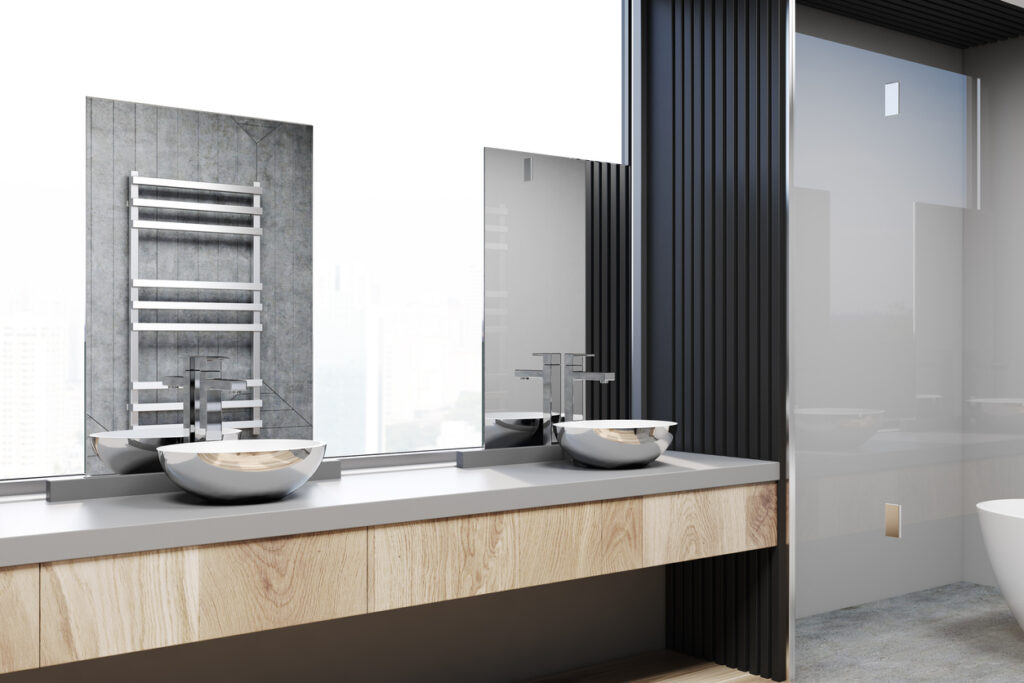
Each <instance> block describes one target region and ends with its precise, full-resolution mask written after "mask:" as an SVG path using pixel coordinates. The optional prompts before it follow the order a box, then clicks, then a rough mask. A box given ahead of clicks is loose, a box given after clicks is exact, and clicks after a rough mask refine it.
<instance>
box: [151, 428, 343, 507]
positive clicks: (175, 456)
mask: <svg viewBox="0 0 1024 683" xmlns="http://www.w3.org/2000/svg"><path fill="white" fill-rule="evenodd" d="M326 448H327V446H326V444H324V443H323V442H321V441H310V440H308V439H239V440H237V441H197V442H194V443H183V444H174V445H170V446H160V447H159V448H158V449H157V450H158V451H159V453H160V464H161V465H163V468H164V472H166V473H167V476H168V477H169V478H170V480H171V481H173V482H174V483H175V484H177V485H178V486H180V487H181V488H183V489H185V490H186V491H188V492H189V493H194V494H196V495H197V496H202V497H203V498H206V499H208V500H213V501H218V502H237V503H240V502H258V501H268V500H277V499H278V498H284V497H285V496H287V495H288V494H289V493H292V492H293V491H295V489H297V488H299V487H300V486H302V485H303V484H305V483H306V481H308V480H309V478H310V477H312V476H313V473H315V472H316V470H317V468H318V467H319V466H320V462H321V461H322V460H323V458H324V451H325V450H326Z"/></svg>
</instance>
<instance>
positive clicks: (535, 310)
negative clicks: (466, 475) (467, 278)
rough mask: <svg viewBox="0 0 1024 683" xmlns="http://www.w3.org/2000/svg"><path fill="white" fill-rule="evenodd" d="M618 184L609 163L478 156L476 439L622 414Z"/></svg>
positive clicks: (542, 435)
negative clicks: (479, 424) (480, 309)
mask: <svg viewBox="0 0 1024 683" xmlns="http://www.w3.org/2000/svg"><path fill="white" fill-rule="evenodd" d="M627 191H628V181H627V177H626V170H625V168H624V167H622V166H620V165H618V164H603V163H598V162H591V161H584V160H581V159H569V158H564V157H557V156H550V155H544V154H534V153H527V152H517V151H510V150H501V149H490V148H489V149H486V150H484V242H485V244H484V274H485V276H484V280H485V284H484V298H485V304H484V327H485V335H484V336H485V343H484V443H485V447H487V448H505V447H511V446H537V445H545V444H551V443H553V442H555V441H557V440H558V433H557V430H556V428H555V427H554V425H555V424H558V423H560V422H565V421H569V420H576V421H582V420H586V419H587V418H594V417H603V418H611V417H617V418H624V417H627V416H628V390H629V384H628V381H629V379H628V365H629V356H628V334H629V324H628V321H629V315H630V313H629V311H630V305H629V303H630V301H629V288H628V273H629V269H628V263H629V249H628V247H629V244H628V228H627V227H625V226H628V215H626V206H627V197H626V192H627Z"/></svg>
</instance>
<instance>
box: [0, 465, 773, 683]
mask: <svg viewBox="0 0 1024 683" xmlns="http://www.w3.org/2000/svg"><path fill="white" fill-rule="evenodd" d="M776 486H777V485H776V483H775V482H769V483H764V484H750V485H746V486H732V487H724V488H717V489H703V490H698V491H685V492H679V493H666V494H660V495H649V496H643V497H634V498H622V499H616V500H604V501H594V502H585V503H575V504H571V505H558V506H552V507H542V508H533V509H526V510H512V511H508V512H495V513H488V514H480V515H472V516H465V517H452V518H447V519H436V520H426V521H417V522H408V523H403V524H389V525H381V526H376V527H369V528H361V529H348V530H342V531H329V532H322V533H310V534H302V535H297V536H285V537H278V538H268V539H259V540H253V541H240V542H233V543H220V544H213V545H205V546H193V547H186V548H173V549H169V550H154V551H148V552H139V553H129V554H124V555H113V556H107V557H94V558H85V559H78V560H67V561H61V562H48V563H44V564H41V565H28V566H24V567H10V568H0V673H3V672H7V671H14V670H18V669H26V668H33V667H37V666H49V665H53V664H61V663H65V662H72V661H78V660H83V659H90V658H93V657H105V656H109V655H116V654H121V653H126V652H134V651H138V650H145V649H149V648H157V647H166V646H170V645H178V644H182V643H189V642H194V641H197V640H205V639H209V638H221V637H225V636H232V635H237V634H241V633H250V632H254V631H263V630H269V629H275V628H282V627H286V626H295V625H299V624H307V623H311V622H315V621H322V620H326V619H337V618H341V617H347V616H352V615H357V614H365V613H367V612H377V611H383V610H390V609H396V608H400V607H408V606H412V605H422V604H427V603H432V602H440V601H443V600H453V599H456V598H464V597H469V596H473V595H482V594H486V593H494V592H498V591H505V590H512V589H516V588H523V587H527V586H536V585H540V584H546V583H554V582H557V581H568V580H572V579H580V578H585V577H589V576H597V575H600V574H610V573H613V572H620V571H628V570H632V569H639V568H641V567H652V566H657V565H664V564H672V563H675V562H684V561H688V560H694V559H700V558H703V557H711V556H714V555H724V554H729V553H735V552H741V551H746V550H754V549H758V548H766V547H770V546H773V545H775V543H776V531H777V525H776V514H777V511H776V507H777V506H776Z"/></svg>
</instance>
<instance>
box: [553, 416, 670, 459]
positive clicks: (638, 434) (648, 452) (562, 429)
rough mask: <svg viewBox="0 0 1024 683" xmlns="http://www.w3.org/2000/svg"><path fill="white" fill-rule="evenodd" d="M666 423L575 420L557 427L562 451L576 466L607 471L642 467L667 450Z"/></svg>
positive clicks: (667, 435)
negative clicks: (589, 466)
mask: <svg viewBox="0 0 1024 683" xmlns="http://www.w3.org/2000/svg"><path fill="white" fill-rule="evenodd" d="M675 424H676V423H675V422H667V421H664V420H575V421H572V422H559V423H557V424H556V425H555V430H556V433H557V435H558V442H559V443H560V444H561V445H562V450H563V451H564V452H565V453H566V455H568V456H569V457H570V458H572V459H573V460H575V461H576V462H580V463H583V464H585V465H591V466H592V467H602V468H606V469H611V468H619V467H642V466H644V465H646V464H648V463H650V462H652V461H653V460H656V459H657V458H658V456H659V455H661V454H662V453H664V452H665V451H667V450H668V447H669V445H670V444H671V443H672V432H671V431H670V428H671V427H674V426H675Z"/></svg>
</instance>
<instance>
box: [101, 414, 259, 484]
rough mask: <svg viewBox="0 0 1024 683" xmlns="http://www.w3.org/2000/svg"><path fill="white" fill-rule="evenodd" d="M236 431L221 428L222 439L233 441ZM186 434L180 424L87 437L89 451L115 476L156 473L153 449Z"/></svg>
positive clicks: (157, 466)
mask: <svg viewBox="0 0 1024 683" xmlns="http://www.w3.org/2000/svg"><path fill="white" fill-rule="evenodd" d="M239 433H240V431H239V430H237V429H229V428H226V427H225V428H224V438H225V439H237V438H238V435H239ZM187 437H188V432H187V431H185V428H184V427H183V426H181V425H152V426H143V427H136V428H134V429H125V430H121V431H116V432H96V433H95V434H90V435H89V440H90V441H91V442H92V449H93V451H95V452H96V455H97V457H99V459H100V460H101V461H102V462H103V464H104V465H106V466H107V467H109V468H110V470H111V471H112V472H114V473H116V474H141V473H143V472H159V471H160V458H159V456H158V455H157V452H156V449H157V448H159V447H160V446H169V445H171V444H175V443H182V442H183V441H185V440H186V438H187Z"/></svg>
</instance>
